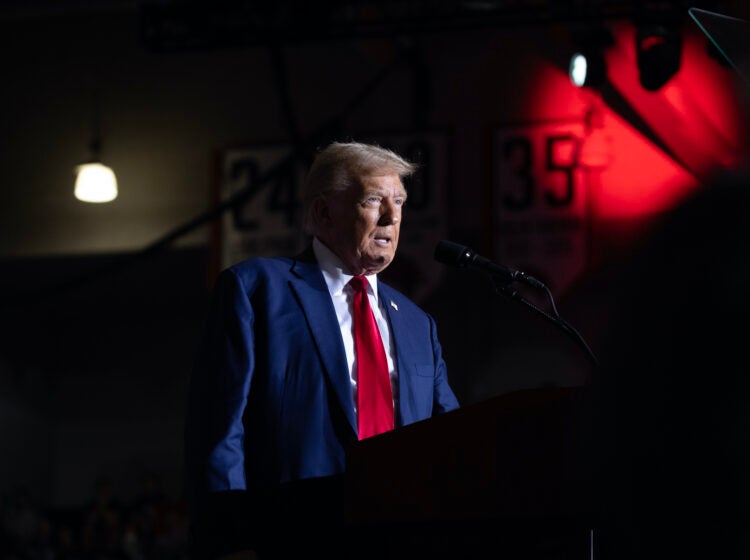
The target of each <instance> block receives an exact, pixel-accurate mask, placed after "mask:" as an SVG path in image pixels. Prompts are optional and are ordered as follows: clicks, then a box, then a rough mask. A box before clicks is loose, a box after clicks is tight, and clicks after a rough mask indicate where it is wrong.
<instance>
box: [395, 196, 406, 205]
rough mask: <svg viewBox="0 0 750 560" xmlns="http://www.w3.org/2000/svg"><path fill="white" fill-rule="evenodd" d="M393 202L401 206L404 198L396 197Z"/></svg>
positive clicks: (404, 202) (404, 200)
mask: <svg viewBox="0 0 750 560" xmlns="http://www.w3.org/2000/svg"><path fill="white" fill-rule="evenodd" d="M393 203H394V204H395V205H396V206H403V205H404V204H406V199H405V198H397V199H396V200H394V201H393Z"/></svg>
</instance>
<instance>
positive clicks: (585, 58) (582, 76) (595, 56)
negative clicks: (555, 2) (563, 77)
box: [568, 27, 614, 88]
mask: <svg viewBox="0 0 750 560" xmlns="http://www.w3.org/2000/svg"><path fill="white" fill-rule="evenodd" d="M573 41H574V43H575V44H576V46H577V50H576V52H575V53H573V56H572V57H571V58H570V62H569V64H568V76H569V77H570V81H571V82H573V84H574V85H575V86H577V87H586V88H599V87H601V86H602V85H603V84H604V82H605V81H606V80H607V63H606V61H605V59H604V51H605V50H606V49H607V48H608V47H610V46H612V45H613V44H614V39H613V37H612V34H611V33H610V32H609V31H608V30H607V29H605V28H601V27H597V28H593V29H586V30H583V31H580V32H578V33H576V34H575V35H574V39H573Z"/></svg>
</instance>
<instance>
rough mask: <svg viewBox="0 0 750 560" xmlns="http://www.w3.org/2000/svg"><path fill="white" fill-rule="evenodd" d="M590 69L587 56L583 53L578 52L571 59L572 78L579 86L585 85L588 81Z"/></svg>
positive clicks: (570, 70)
mask: <svg viewBox="0 0 750 560" xmlns="http://www.w3.org/2000/svg"><path fill="white" fill-rule="evenodd" d="M587 70H588V63H587V62H586V57H585V56H583V55H582V54H581V53H576V54H574V55H573V57H572V58H571V59H570V69H569V72H570V80H571V81H572V82H573V84H575V85H576V86H578V87H583V84H585V83H586V72H587Z"/></svg>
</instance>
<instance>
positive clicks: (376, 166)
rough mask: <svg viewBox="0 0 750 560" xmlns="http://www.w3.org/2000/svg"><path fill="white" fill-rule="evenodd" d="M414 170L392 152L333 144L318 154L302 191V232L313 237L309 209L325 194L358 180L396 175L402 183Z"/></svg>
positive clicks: (341, 188)
mask: <svg viewBox="0 0 750 560" xmlns="http://www.w3.org/2000/svg"><path fill="white" fill-rule="evenodd" d="M416 170H417V165H416V164H415V163H412V162H409V161H407V160H405V159H404V158H402V157H401V156H399V155H398V154H396V153H395V152H393V151H391V150H389V149H387V148H382V147H380V146H377V145H374V144H362V143H359V142H333V143H331V144H329V145H328V146H326V147H325V148H324V149H323V150H321V151H320V152H318V155H317V156H316V157H315V160H314V161H313V164H312V166H311V167H310V171H309V172H308V174H307V177H306V178H305V183H304V185H303V189H302V211H303V222H302V227H303V229H304V232H305V233H307V234H309V235H315V233H316V227H317V224H316V223H315V213H314V212H313V206H314V203H315V201H316V200H317V199H319V198H322V197H324V196H325V195H326V194H327V193H330V192H335V191H345V190H347V189H349V188H351V187H353V186H355V185H357V184H359V181H360V179H361V178H362V177H371V176H376V175H385V174H388V173H396V174H398V176H399V177H400V178H401V179H403V178H404V177H408V176H410V175H412V174H413V173H414V172H415V171H416Z"/></svg>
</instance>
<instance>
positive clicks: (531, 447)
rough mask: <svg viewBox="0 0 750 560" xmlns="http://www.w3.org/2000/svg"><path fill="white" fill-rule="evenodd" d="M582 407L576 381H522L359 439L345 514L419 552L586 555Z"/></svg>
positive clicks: (587, 468) (588, 499)
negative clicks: (527, 385)
mask: <svg viewBox="0 0 750 560" xmlns="http://www.w3.org/2000/svg"><path fill="white" fill-rule="evenodd" d="M587 413H588V410H587V402H586V397H585V392H584V390H583V389H581V388H569V389H567V388H566V389H541V390H524V391H517V392H514V393H509V394H506V395H501V396H498V397H494V398H492V399H489V400H487V401H484V402H480V403H477V404H474V405H470V406H466V407H464V408H461V409H459V410H455V411H452V412H450V413H448V414H444V415H442V416H439V417H435V418H432V419H429V420H425V421H423V422H418V423H416V424H412V425H409V426H405V427H403V428H399V429H398V430H395V431H393V432H389V433H386V434H382V435H379V436H376V437H373V438H370V439H366V440H363V441H361V442H357V443H356V444H355V445H354V446H353V447H352V448H351V449H350V452H349V457H348V470H347V474H346V500H347V502H346V515H347V522H348V523H349V524H350V525H351V527H352V528H353V529H354V530H358V529H360V528H367V529H368V530H369V529H371V528H373V527H376V526H379V527H381V528H383V529H384V531H383V534H385V535H388V537H387V538H389V539H392V541H393V542H390V543H389V544H388V545H386V546H387V547H388V548H389V549H390V550H391V551H393V550H395V549H397V548H398V547H404V546H407V547H408V546H412V548H413V549H414V550H417V551H421V552H423V553H426V554H424V556H419V557H425V558H428V557H429V558H436V557H442V558H448V557H451V558H453V557H455V558H465V557H469V556H471V557H480V556H481V557H487V558H500V557H502V558H527V559H530V558H534V559H536V558H545V559H546V558H550V559H552V558H555V559H559V558H581V559H585V558H588V557H589V554H588V553H589V547H590V536H591V534H590V529H591V527H592V526H593V525H592V522H593V518H592V515H593V507H592V495H591V476H592V470H591V460H590V459H591V457H590V452H589V445H588V443H587V442H588V441H589V438H588V434H589V430H590V426H589V424H590V423H589V421H588V420H587V418H588V417H589V416H588V414H587ZM428 547H432V548H428ZM472 551H473V552H472ZM487 551H489V552H490V554H487ZM493 551H494V552H496V553H497V554H495V553H493ZM404 556H405V557H406V556H409V554H406V553H405V554H404Z"/></svg>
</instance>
